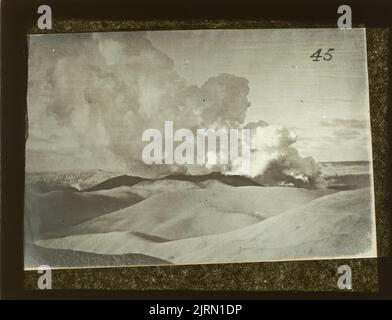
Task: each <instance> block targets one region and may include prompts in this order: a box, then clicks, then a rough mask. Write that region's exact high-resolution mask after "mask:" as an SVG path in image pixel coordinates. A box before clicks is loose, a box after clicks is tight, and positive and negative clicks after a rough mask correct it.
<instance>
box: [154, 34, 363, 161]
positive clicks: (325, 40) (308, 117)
mask: <svg viewBox="0 0 392 320" xmlns="http://www.w3.org/2000/svg"><path fill="white" fill-rule="evenodd" d="M148 37H149V38H150V39H151V41H152V43H153V44H154V46H156V47H157V48H159V49H160V50H161V51H163V52H165V53H167V54H168V55H169V56H170V57H172V58H173V60H174V61H175V62H176V63H175V70H176V71H177V72H178V73H179V74H180V75H181V76H183V77H184V78H186V79H187V80H189V81H190V82H192V83H195V84H197V85H200V84H202V83H203V82H204V81H205V79H207V78H208V77H209V76H211V75H214V74H219V73H225V72H227V73H232V74H235V75H238V76H243V77H246V78H247V79H248V80H249V86H250V91H249V101H250V102H251V106H250V108H249V109H248V113H247V119H248V121H255V120H259V119H261V120H264V121H267V122H268V123H271V124H281V125H284V126H286V127H288V128H290V129H293V130H294V131H295V133H296V134H297V135H298V140H297V142H296V144H295V146H296V148H297V149H298V150H299V151H300V152H301V154H302V155H304V156H312V157H314V158H315V159H316V160H318V161H346V160H347V161H350V160H368V159H369V145H368V144H369V143H370V141H369V134H370V133H369V105H368V80H367V63H366V47H365V31H364V29H352V30H339V29H321V30H320V29H274V30H211V31H208V32H205V31H202V30H201V31H192V32H189V31H175V32H149V33H148ZM329 48H333V49H335V50H334V51H332V55H333V58H332V60H330V61H319V62H314V61H312V59H313V58H310V56H311V55H312V54H313V53H314V52H316V51H317V50H318V49H322V50H323V51H322V52H326V49H329Z"/></svg>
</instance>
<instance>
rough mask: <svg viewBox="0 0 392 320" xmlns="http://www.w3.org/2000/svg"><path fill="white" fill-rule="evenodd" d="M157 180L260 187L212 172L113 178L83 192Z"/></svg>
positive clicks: (246, 179)
mask: <svg viewBox="0 0 392 320" xmlns="http://www.w3.org/2000/svg"><path fill="white" fill-rule="evenodd" d="M159 180H178V181H190V182H194V183H196V184H198V183H200V182H204V181H207V180H215V181H219V182H222V183H224V184H227V185H230V186H233V187H242V186H261V184H260V183H258V182H256V181H254V180H252V179H250V178H247V177H244V176H238V175H233V176H225V175H223V174H221V173H220V172H212V173H209V174H204V175H181V174H177V175H169V176H165V177H162V178H159V179H146V178H141V177H137V176H127V175H122V176H118V177H114V178H110V179H107V180H105V181H103V182H101V183H99V184H97V185H95V186H93V187H91V188H88V189H86V190H84V191H97V190H107V189H114V188H117V187H121V186H128V187H131V186H133V185H135V184H137V183H139V182H143V181H159Z"/></svg>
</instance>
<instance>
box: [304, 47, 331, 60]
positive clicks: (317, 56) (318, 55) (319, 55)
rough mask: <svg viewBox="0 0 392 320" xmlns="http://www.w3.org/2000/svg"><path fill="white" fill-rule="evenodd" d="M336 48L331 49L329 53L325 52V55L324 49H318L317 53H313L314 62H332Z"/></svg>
mask: <svg viewBox="0 0 392 320" xmlns="http://www.w3.org/2000/svg"><path fill="white" fill-rule="evenodd" d="M334 50H335V49H334V48H329V49H328V50H327V51H325V52H324V54H323V49H318V50H317V51H316V52H315V53H313V54H312V55H311V56H310V58H313V60H312V61H320V60H321V59H323V60H324V61H330V60H332V58H333V57H332V51H334Z"/></svg>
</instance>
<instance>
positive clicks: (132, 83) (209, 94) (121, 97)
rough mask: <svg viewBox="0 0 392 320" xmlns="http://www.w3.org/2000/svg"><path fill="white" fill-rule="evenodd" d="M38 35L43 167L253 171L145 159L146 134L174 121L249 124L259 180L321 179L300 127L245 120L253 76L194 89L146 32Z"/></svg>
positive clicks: (35, 87)
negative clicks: (298, 143)
mask: <svg viewBox="0 0 392 320" xmlns="http://www.w3.org/2000/svg"><path fill="white" fill-rule="evenodd" d="M32 39H33V40H34V41H33V40H31V41H30V46H29V50H30V53H29V94H28V106H29V123H30V128H29V134H30V137H29V140H28V143H27V152H28V155H29V154H30V155H36V156H37V158H38V159H41V160H42V161H38V162H37V164H40V165H41V166H44V165H45V166H46V167H45V168H47V169H55V168H56V166H62V167H66V166H68V167H71V166H75V165H83V166H85V167H87V166H90V168H91V169H95V168H97V167H99V168H102V167H103V168H110V167H116V168H125V169H126V173H128V174H133V175H140V176H145V177H151V178H156V177H161V176H164V175H168V174H171V173H181V174H196V173H208V172H211V171H220V172H222V173H223V174H243V173H244V172H243V169H241V162H240V161H234V162H233V163H231V164H229V165H224V166H213V167H209V168H207V167H205V166H204V167H203V168H200V167H197V166H194V165H146V164H144V163H143V161H142V159H141V155H142V149H143V147H144V144H143V143H142V141H141V137H142V134H143V132H144V130H146V129H149V128H156V129H158V130H160V131H161V132H163V131H164V130H163V129H164V123H165V121H173V123H174V126H175V128H174V130H177V129H179V128H188V129H190V130H192V131H193V132H196V130H197V129H198V128H214V129H219V128H226V129H230V128H241V127H246V128H250V129H251V137H252V138H251V141H252V142H251V173H250V176H251V177H254V178H255V179H261V177H263V179H264V178H265V177H271V179H276V181H277V180H279V179H285V178H287V177H293V179H294V180H298V179H300V180H301V179H302V180H303V181H306V180H308V181H310V180H312V179H313V177H315V176H317V168H316V167H317V166H316V165H315V163H314V161H313V160H312V159H302V158H301V157H300V156H299V155H298V152H297V151H296V150H295V149H294V148H293V147H292V145H293V144H294V143H295V135H294V134H293V133H292V132H290V131H289V130H287V129H285V128H283V127H280V126H274V125H268V124H266V123H265V122H263V121H260V122H258V123H251V124H247V125H245V123H244V122H245V118H246V113H247V109H248V108H249V106H250V103H249V101H248V93H249V85H248V80H247V79H246V78H243V77H238V76H235V75H231V74H221V75H216V76H212V77H210V78H209V79H206V81H205V83H204V84H202V85H201V86H195V85H192V84H190V83H188V82H187V81H186V80H185V79H183V78H182V77H181V76H180V75H178V73H177V72H176V71H175V69H174V61H173V60H172V59H171V58H170V57H168V56H167V55H166V54H165V53H163V52H161V51H160V50H158V49H157V48H155V47H154V46H153V44H152V43H151V41H150V40H149V39H148V38H147V37H146V34H145V33H144V32H118V33H96V34H93V35H92V34H77V35H75V34H67V35H61V36H56V37H52V38H51V37H50V36H45V37H44V36H42V37H41V36H37V37H34V38H32ZM48 39H51V40H50V41H48ZM53 50H55V51H53ZM42 57H45V58H44V60H43V58H42ZM48 136H49V137H50V139H48ZM38 141H40V142H39V143H38ZM37 146H38V147H37ZM48 150H50V151H51V152H49V151H48ZM209 156H210V158H211V159H212V158H213V157H214V156H215V157H216V155H209ZM28 159H29V157H28Z"/></svg>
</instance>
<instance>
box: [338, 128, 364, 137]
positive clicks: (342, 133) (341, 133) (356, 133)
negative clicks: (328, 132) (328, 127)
mask: <svg viewBox="0 0 392 320" xmlns="http://www.w3.org/2000/svg"><path fill="white" fill-rule="evenodd" d="M333 135H334V137H335V138H336V139H339V140H341V139H343V140H352V139H357V138H359V137H361V136H362V132H361V131H360V130H353V129H339V130H336V131H334V132H333Z"/></svg>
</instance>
